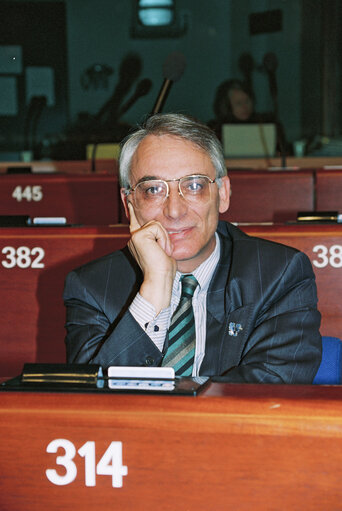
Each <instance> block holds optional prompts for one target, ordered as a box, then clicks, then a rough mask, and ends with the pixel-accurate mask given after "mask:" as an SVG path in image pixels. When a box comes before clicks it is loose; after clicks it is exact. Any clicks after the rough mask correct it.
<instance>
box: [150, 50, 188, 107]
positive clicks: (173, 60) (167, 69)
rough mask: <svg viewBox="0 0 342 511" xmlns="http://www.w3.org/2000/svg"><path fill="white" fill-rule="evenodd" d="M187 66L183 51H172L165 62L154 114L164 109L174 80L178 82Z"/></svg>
mask: <svg viewBox="0 0 342 511" xmlns="http://www.w3.org/2000/svg"><path fill="white" fill-rule="evenodd" d="M185 66H186V61H185V57H184V55H183V54H182V53H179V52H172V53H170V55H168V57H167V58H166V60H165V61H164V64H163V75H164V81H163V84H162V86H161V89H160V91H159V94H158V97H157V100H156V102H155V104H154V107H153V110H152V115H153V114H158V113H159V112H161V111H162V108H163V106H164V103H165V101H166V98H167V96H168V94H169V92H170V88H171V85H172V84H173V82H177V80H179V79H180V77H181V76H182V74H183V73H184V69H185Z"/></svg>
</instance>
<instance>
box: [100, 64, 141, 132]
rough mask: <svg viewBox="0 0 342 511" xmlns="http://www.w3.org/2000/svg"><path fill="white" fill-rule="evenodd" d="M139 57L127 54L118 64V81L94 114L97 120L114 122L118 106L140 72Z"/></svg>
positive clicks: (108, 122)
mask: <svg viewBox="0 0 342 511" xmlns="http://www.w3.org/2000/svg"><path fill="white" fill-rule="evenodd" d="M141 66H142V65H141V60H140V57H139V56H137V55H135V54H128V55H127V56H126V57H125V58H124V59H123V61H122V63H121V64H120V68H119V81H118V82H117V84H116V86H115V89H114V92H113V94H112V96H111V97H110V98H109V100H108V101H107V102H106V103H105V104H104V105H103V106H102V108H101V109H100V110H99V112H98V113H97V114H96V115H95V119H96V120H97V121H102V122H107V124H114V123H115V122H116V121H117V114H118V111H119V107H120V105H121V102H122V101H123V99H124V97H125V96H126V94H127V93H128V91H129V89H130V88H131V87H132V85H133V83H134V82H135V80H136V79H137V78H138V76H139V74H140V72H141Z"/></svg>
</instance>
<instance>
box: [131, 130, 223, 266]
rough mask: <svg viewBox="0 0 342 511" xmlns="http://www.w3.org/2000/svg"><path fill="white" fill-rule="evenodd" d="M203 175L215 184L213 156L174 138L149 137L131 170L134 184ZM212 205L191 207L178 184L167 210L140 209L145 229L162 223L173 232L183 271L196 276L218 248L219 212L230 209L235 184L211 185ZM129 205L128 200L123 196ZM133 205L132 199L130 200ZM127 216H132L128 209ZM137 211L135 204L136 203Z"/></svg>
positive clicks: (161, 207) (165, 206)
mask: <svg viewBox="0 0 342 511" xmlns="http://www.w3.org/2000/svg"><path fill="white" fill-rule="evenodd" d="M191 174H202V175H206V176H208V177H210V178H211V179H215V169H214V167H213V164H212V163H211V160H210V158H209V156H208V155H207V154H206V153H205V152H204V151H203V150H201V149H200V148H198V147H197V146H196V145H194V144H192V143H191V142H189V141H186V140H183V139H180V138H177V137H175V136H171V135H163V136H155V135H149V136H147V137H146V138H145V139H143V141H142V142H141V143H140V145H139V146H138V149H137V150H136V152H135V154H134V157H133V160H132V167H131V185H132V187H134V186H135V185H136V184H137V183H138V182H140V181H141V180H143V179H144V178H146V177H147V176H148V177H149V178H150V179H165V180H168V179H175V178H180V177H184V176H188V175H191ZM209 186H210V187H211V197H210V200H209V202H206V203H204V204H203V203H198V204H189V203H188V202H187V201H186V200H185V199H184V198H183V197H181V196H180V195H179V193H178V182H172V183H169V190H170V194H169V197H168V198H167V199H166V200H165V201H164V203H163V204H162V205H159V206H158V207H152V208H151V207H149V208H145V209H139V210H137V209H136V208H135V214H136V217H137V220H138V222H139V224H140V225H141V226H143V225H144V224H146V223H147V222H150V221H151V220H156V221H158V222H160V223H161V224H162V225H163V227H164V228H165V229H166V230H167V232H168V234H169V236H170V239H171V242H172V245H173V252H172V257H173V258H174V259H175V260H176V261H177V268H178V270H179V271H181V272H190V271H193V270H194V269H195V268H196V267H197V266H199V265H200V264H201V263H202V262H203V261H204V260H205V259H206V258H207V257H208V256H209V255H210V254H211V252H212V251H213V250H214V248H215V231H216V227H217V222H218V216H219V213H223V212H224V211H226V210H227V209H228V206H229V186H230V185H229V179H228V177H224V178H222V186H221V187H220V188H218V186H217V184H216V183H213V184H210V185H209ZM122 197H123V200H124V196H123V194H122ZM125 199H126V200H129V201H130V196H128V198H125ZM125 206H126V212H127V205H125ZM133 206H134V204H133Z"/></svg>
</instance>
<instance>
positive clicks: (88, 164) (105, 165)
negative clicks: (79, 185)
mask: <svg viewBox="0 0 342 511" xmlns="http://www.w3.org/2000/svg"><path fill="white" fill-rule="evenodd" d="M11 167H17V168H20V167H30V168H31V171H32V172H34V173H35V172H52V173H54V172H66V173H68V174H69V173H70V174H92V173H93V171H92V161H91V160H53V161H44V160H42V161H31V162H22V161H9V162H0V174H4V173H6V172H7V169H8V168H11ZM117 169H118V162H117V160H115V159H113V158H111V159H96V164H95V171H96V172H104V171H105V172H108V173H117Z"/></svg>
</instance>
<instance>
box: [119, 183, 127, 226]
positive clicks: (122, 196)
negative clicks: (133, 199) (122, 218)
mask: <svg viewBox="0 0 342 511" xmlns="http://www.w3.org/2000/svg"><path fill="white" fill-rule="evenodd" d="M125 191H126V188H120V195H121V200H122V204H123V207H124V210H125V215H126V217H127V219H128V220H129V211H128V205H127V195H126V193H125Z"/></svg>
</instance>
